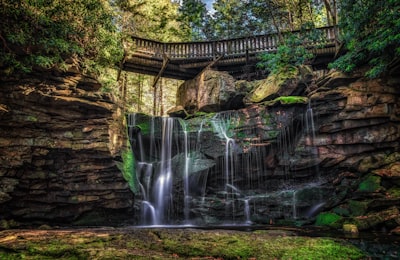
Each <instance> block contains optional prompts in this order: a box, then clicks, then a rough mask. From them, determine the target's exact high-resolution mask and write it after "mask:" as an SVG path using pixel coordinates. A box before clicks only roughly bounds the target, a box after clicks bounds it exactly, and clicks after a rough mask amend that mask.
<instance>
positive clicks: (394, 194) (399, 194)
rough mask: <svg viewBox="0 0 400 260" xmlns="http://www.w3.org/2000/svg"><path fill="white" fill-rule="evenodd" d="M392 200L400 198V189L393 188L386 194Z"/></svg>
mask: <svg viewBox="0 0 400 260" xmlns="http://www.w3.org/2000/svg"><path fill="white" fill-rule="evenodd" d="M386 193H387V194H388V195H389V196H390V197H391V198H400V188H399V187H393V188H390V189H389V190H387V192H386Z"/></svg>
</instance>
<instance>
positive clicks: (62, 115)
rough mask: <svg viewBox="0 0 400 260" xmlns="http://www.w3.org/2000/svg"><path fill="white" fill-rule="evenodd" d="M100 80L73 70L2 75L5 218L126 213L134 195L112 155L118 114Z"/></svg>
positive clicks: (101, 219) (1, 198)
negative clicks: (38, 73) (101, 88)
mask: <svg viewBox="0 0 400 260" xmlns="http://www.w3.org/2000/svg"><path fill="white" fill-rule="evenodd" d="M99 87H100V84H99V83H98V82H97V81H96V80H94V79H92V78H89V77H85V76H83V75H81V74H74V73H69V74H54V73H53V74H51V73H45V74H42V75H33V76H32V75H31V76H30V77H29V78H18V79H13V78H7V79H3V80H2V82H1V84H0V104H1V110H0V129H1V130H0V151H1V153H0V187H1V189H0V211H1V218H2V219H14V220H17V221H27V222H30V223H32V222H34V221H38V222H39V223H40V222H45V223H57V222H60V223H64V224H66V223H73V222H74V223H82V224H88V225H95V224H104V223H114V224H119V222H123V221H124V220H126V218H128V216H129V214H126V213H127V212H129V211H130V208H131V205H132V204H133V194H132V192H131V191H130V190H129V188H128V184H127V182H126V181H125V180H124V178H123V177H122V174H121V172H120V170H119V169H118V168H117V166H116V162H115V160H118V158H120V157H119V153H120V149H121V146H122V144H123V138H125V137H124V136H122V135H121V130H120V129H122V127H121V118H122V117H121V115H118V110H117V107H116V105H115V104H114V103H113V101H112V100H111V98H110V96H109V95H106V94H99V92H97V90H98V89H99ZM110 212H113V213H112V214H110ZM117 212H121V213H124V215H123V216H124V218H125V219H121V220H117V219H115V217H116V216H117V214H116V213H117Z"/></svg>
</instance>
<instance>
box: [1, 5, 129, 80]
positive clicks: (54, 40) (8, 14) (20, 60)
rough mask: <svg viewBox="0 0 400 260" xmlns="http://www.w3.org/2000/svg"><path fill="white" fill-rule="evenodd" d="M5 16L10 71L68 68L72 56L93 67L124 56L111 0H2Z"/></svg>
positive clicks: (4, 51)
mask: <svg viewBox="0 0 400 260" xmlns="http://www.w3.org/2000/svg"><path fill="white" fill-rule="evenodd" d="M0 16H1V17H2V19H1V20H0V46H1V48H0V69H1V70H3V71H4V72H6V73H12V72H14V71H23V72H29V71H31V70H32V68H33V67H42V68H52V67H58V68H65V66H66V63H65V61H66V60H70V61H71V60H74V63H75V65H77V64H79V65H80V66H81V68H82V69H83V70H91V71H92V72H93V71H96V69H98V68H99V67H102V66H110V65H112V64H115V63H116V62H117V61H118V60H119V59H120V58H121V57H122V51H123V50H122V48H121V45H120V38H119V34H118V32H117V30H116V27H115V25H114V23H113V13H112V10H111V8H110V6H109V5H108V2H107V1H104V0H64V1H61V0H58V1H57V0H55V1H50V0H29V1H1V2H0Z"/></svg>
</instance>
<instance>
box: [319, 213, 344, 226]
mask: <svg viewBox="0 0 400 260" xmlns="http://www.w3.org/2000/svg"><path fill="white" fill-rule="evenodd" d="M342 219H343V218H342V217H341V216H339V215H338V214H336V213H331V212H322V213H320V214H318V216H317V219H316V221H315V225H316V226H329V227H335V228H338V227H340V223H339V222H340V220H342Z"/></svg>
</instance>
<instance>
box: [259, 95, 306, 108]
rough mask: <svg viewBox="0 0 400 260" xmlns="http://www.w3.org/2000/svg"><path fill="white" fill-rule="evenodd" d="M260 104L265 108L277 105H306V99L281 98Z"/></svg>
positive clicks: (294, 97)
mask: <svg viewBox="0 0 400 260" xmlns="http://www.w3.org/2000/svg"><path fill="white" fill-rule="evenodd" d="M262 104H263V105H265V106H274V105H277V104H280V105H296V104H302V105H303V104H308V98H307V97H301V96H282V97H277V98H275V99H274V100H271V101H265V102H263V103H262Z"/></svg>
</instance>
